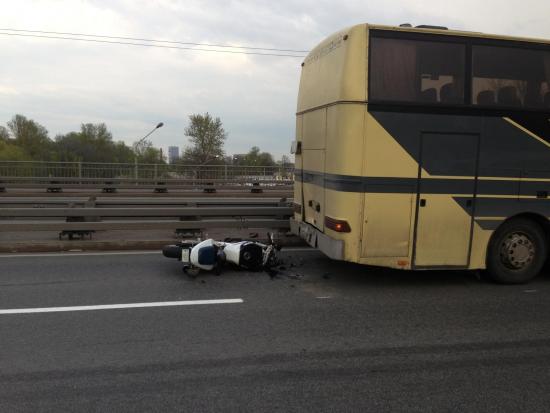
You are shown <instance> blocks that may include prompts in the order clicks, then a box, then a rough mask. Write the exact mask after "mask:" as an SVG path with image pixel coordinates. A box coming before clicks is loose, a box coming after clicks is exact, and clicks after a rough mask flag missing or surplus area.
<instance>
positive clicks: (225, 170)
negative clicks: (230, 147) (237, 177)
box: [224, 164, 227, 181]
mask: <svg viewBox="0 0 550 413" xmlns="http://www.w3.org/2000/svg"><path fill="white" fill-rule="evenodd" d="M224 179H225V180H226V181H227V164H226V165H224Z"/></svg>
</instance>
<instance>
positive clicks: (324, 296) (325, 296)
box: [315, 295, 332, 300]
mask: <svg viewBox="0 0 550 413" xmlns="http://www.w3.org/2000/svg"><path fill="white" fill-rule="evenodd" d="M315 298H317V299H318V300H328V299H330V298H332V297H331V296H330V295H323V296H321V297H315Z"/></svg>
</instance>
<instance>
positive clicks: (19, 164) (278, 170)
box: [0, 161, 294, 180]
mask: <svg viewBox="0 0 550 413" xmlns="http://www.w3.org/2000/svg"><path fill="white" fill-rule="evenodd" d="M293 169H294V168H293V167H292V166H289V165H283V166H234V165H170V164H140V163H97V162H34V161H2V162H0V177H39V178H48V177H55V178H133V179H159V178H162V179H241V180H242V179H250V180H262V179H269V180H272V179H281V180H285V179H293Z"/></svg>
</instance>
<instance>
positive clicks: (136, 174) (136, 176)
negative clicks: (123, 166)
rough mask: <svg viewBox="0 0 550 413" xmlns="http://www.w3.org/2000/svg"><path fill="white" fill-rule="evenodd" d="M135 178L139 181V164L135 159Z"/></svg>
mask: <svg viewBox="0 0 550 413" xmlns="http://www.w3.org/2000/svg"><path fill="white" fill-rule="evenodd" d="M134 178H135V180H136V181H137V179H138V162H137V158H134ZM136 185H137V182H136Z"/></svg>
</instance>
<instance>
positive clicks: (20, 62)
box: [0, 0, 550, 156]
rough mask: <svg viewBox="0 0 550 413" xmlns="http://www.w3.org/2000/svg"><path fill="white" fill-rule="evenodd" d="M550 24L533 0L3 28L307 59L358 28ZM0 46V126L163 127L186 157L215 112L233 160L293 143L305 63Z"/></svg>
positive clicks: (101, 11)
mask: <svg viewBox="0 0 550 413" xmlns="http://www.w3.org/2000/svg"><path fill="white" fill-rule="evenodd" d="M547 14H548V13H547V5H545V4H544V2H540V1H533V0H523V1H517V0H511V1H507V2H506V3H504V2H501V1H494V0H486V1H485V2H478V1H473V0H464V1H462V2H459V3H458V2H453V3H451V2H441V1H436V0H414V1H413V0H410V1H407V0H402V1H387V0H386V1H381V0H370V1H369V2H365V1H364V0H361V1H355V0H350V1H346V2H334V1H327V0H315V1H314V0H302V1H300V2H294V1H288V0H281V1H279V2H272V1H264V0H260V1H243V0H233V1H212V0H210V1H208V0H201V1H198V0H185V1H176V0H157V1H152V0H137V1H136V0H49V1H48V0H35V1H32V0H31V1H20V0H5V1H3V14H2V26H3V27H4V28H8V27H9V28H21V29H35V30H51V31H63V32H75V33H95V34H106V35H113V36H130V37H146V38H158V39H169V40H181V41H191V42H206V43H222V44H231V45H240V46H255V47H272V48H288V49H297V50H308V49H311V48H312V47H314V46H315V44H317V43H318V42H319V41H321V40H322V39H323V38H324V37H326V36H327V35H329V34H330V33H332V32H335V31H338V30H340V29H342V28H343V27H347V26H350V25H353V24H356V23H362V22H374V23H382V24H399V23H403V22H410V23H413V24H437V25H446V26H450V27H453V28H458V29H463V30H475V31H484V32H495V33H501V34H510V35H521V36H530V37H543V38H544V37H545V38H550V28H549V26H548V25H547V22H546V19H545V17H546V16H547ZM0 45H1V47H2V51H3V56H2V64H1V66H0V74H1V76H0V122H5V121H7V120H9V119H10V118H11V116H13V115H14V114H15V113H22V114H25V115H27V116H29V117H31V118H33V119H35V120H36V121H38V122H40V123H42V124H43V125H45V126H46V127H47V128H48V130H49V131H50V134H51V135H52V136H55V135H56V134H58V133H66V132H68V131H71V130H75V129H78V128H79V125H80V123H82V122H105V123H107V125H108V127H109V128H110V129H111V130H112V132H113V134H114V136H115V139H122V140H125V141H126V142H128V143H131V142H132V141H134V140H136V139H139V138H140V137H141V136H143V135H144V134H145V133H147V132H148V131H149V130H150V129H151V127H152V126H154V125H155V124H156V123H157V122H159V121H163V122H165V125H166V126H165V127H164V128H162V129H159V130H158V131H157V132H155V134H154V135H153V138H154V141H155V143H156V144H157V145H161V146H164V147H166V146H168V145H174V144H176V145H179V146H184V144H185V143H186V138H185V136H184V128H185V126H186V124H187V121H188V115H190V114H192V113H199V112H206V111H209V112H210V113H211V114H213V115H214V116H219V117H220V118H221V119H222V121H223V123H224V126H225V128H226V130H227V132H228V134H229V139H228V142H227V145H226V149H227V151H228V152H229V153H241V152H245V151H247V150H248V149H249V148H250V146H252V145H257V146H260V147H261V149H262V150H268V151H271V152H273V153H274V154H276V155H277V156H280V155H281V154H283V153H288V148H289V142H290V140H292V139H293V136H294V125H295V121H294V112H295V109H296V94H297V89H298V82H299V76H300V62H301V60H300V59H296V58H282V57H266V56H263V57H262V56H249V55H231V54H222V53H201V52H191V51H183V50H170V49H153V48H142V47H132V46H122V45H118V46H115V45H104V44H93V43H81V42H72V41H63V40H46V39H30V38H13V37H5V36H0Z"/></svg>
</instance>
